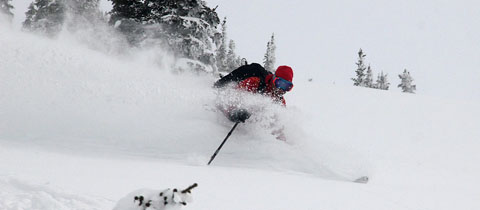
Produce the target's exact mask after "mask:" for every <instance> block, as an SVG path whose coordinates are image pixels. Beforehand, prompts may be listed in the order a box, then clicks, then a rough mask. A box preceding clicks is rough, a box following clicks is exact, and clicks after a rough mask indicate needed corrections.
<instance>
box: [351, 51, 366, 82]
mask: <svg viewBox="0 0 480 210" xmlns="http://www.w3.org/2000/svg"><path fill="white" fill-rule="evenodd" d="M365 56H367V55H365V54H363V51H362V49H361V48H360V51H358V62H357V63H356V64H357V70H356V71H355V73H357V77H356V78H352V80H353V85H355V86H362V87H365V69H366V67H365V64H364V59H365Z"/></svg>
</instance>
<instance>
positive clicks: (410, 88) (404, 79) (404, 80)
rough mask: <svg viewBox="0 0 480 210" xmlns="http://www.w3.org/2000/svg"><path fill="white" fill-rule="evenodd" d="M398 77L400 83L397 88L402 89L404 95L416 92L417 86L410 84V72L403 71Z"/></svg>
mask: <svg viewBox="0 0 480 210" xmlns="http://www.w3.org/2000/svg"><path fill="white" fill-rule="evenodd" d="M398 77H400V79H401V83H400V84H399V85H398V87H399V88H402V91H403V92H404V93H415V92H414V91H416V90H417V86H416V85H413V84H412V82H413V78H412V77H411V76H410V72H408V71H407V70H406V69H405V70H404V71H403V73H402V74H399V75H398Z"/></svg>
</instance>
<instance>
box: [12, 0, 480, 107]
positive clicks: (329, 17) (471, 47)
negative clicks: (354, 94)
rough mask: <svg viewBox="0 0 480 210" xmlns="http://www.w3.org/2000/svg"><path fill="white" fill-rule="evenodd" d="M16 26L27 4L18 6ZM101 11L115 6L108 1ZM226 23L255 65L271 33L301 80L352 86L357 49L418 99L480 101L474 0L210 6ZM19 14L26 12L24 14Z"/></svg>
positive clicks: (479, 38)
mask: <svg viewBox="0 0 480 210" xmlns="http://www.w3.org/2000/svg"><path fill="white" fill-rule="evenodd" d="M12 3H13V5H14V6H15V7H16V9H17V10H16V11H15V13H16V14H17V16H16V18H15V22H16V23H17V24H19V23H20V22H21V21H23V19H24V15H23V13H24V11H26V8H27V6H28V4H29V2H28V1H27V0H13V1H12ZM101 3H102V8H104V9H106V8H109V4H110V2H107V1H106V0H102V1H101ZM207 3H208V5H209V6H210V7H215V6H216V5H218V6H219V7H218V9H217V11H218V13H219V15H220V16H221V17H224V16H227V26H228V29H227V32H228V35H229V38H231V39H233V40H234V41H235V42H236V44H237V52H238V53H239V54H240V55H241V56H242V57H246V58H247V59H248V60H249V61H250V62H261V61H262V58H263V54H264V53H265V49H266V44H267V41H268V40H269V38H270V35H271V34H272V33H275V35H276V41H277V64H278V65H280V64H287V65H291V66H292V67H294V70H295V79H299V80H306V79H308V78H313V79H314V81H316V82H322V83H326V84H335V85H351V84H352V82H351V81H350V78H351V77H353V76H354V75H355V73H354V71H355V67H356V66H355V62H356V58H357V52H358V49H359V48H363V50H364V51H365V53H366V54H367V57H366V62H367V64H368V63H370V64H371V66H372V68H373V71H374V74H377V73H379V72H380V71H383V72H385V73H388V74H389V80H390V83H391V86H390V88H391V89H392V91H400V90H399V89H398V88H397V87H396V86H397V85H398V83H399V79H398V74H400V73H401V72H402V71H403V69H405V68H406V69H407V70H409V71H410V72H411V75H412V76H413V78H414V79H415V83H416V84H417V87H418V93H419V94H427V95H435V96H448V97H452V96H457V97H463V98H470V99H472V98H473V99H476V100H480V1H476V0H471V1H469V0H460V1H452V0H435V1H433V0H425V1H416V0H404V1H396V2H392V1H387V0H367V1H358V0H337V1H325V2H323V1H318V0H304V1H291V0H241V1H225V0H207ZM20 11H21V12H20ZM375 78H376V75H375Z"/></svg>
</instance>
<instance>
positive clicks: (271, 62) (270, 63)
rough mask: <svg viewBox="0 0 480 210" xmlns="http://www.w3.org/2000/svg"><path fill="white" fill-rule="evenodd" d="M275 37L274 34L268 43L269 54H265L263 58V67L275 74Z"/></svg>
mask: <svg viewBox="0 0 480 210" xmlns="http://www.w3.org/2000/svg"><path fill="white" fill-rule="evenodd" d="M276 48H277V47H276V46H275V35H274V34H272V37H271V39H270V41H269V42H268V43H267V52H265V56H264V57H263V67H264V68H265V69H266V70H267V71H271V72H273V71H274V70H275V59H276V58H275V50H276Z"/></svg>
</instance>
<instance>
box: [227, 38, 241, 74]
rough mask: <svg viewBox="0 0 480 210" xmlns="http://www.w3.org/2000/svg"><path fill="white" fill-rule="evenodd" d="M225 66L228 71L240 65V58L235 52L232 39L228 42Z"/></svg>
mask: <svg viewBox="0 0 480 210" xmlns="http://www.w3.org/2000/svg"><path fill="white" fill-rule="evenodd" d="M227 66H228V71H233V70H235V69H236V68H238V67H240V66H241V59H240V57H239V56H237V54H236V53H235V42H234V41H233V40H230V43H228V53H227Z"/></svg>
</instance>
